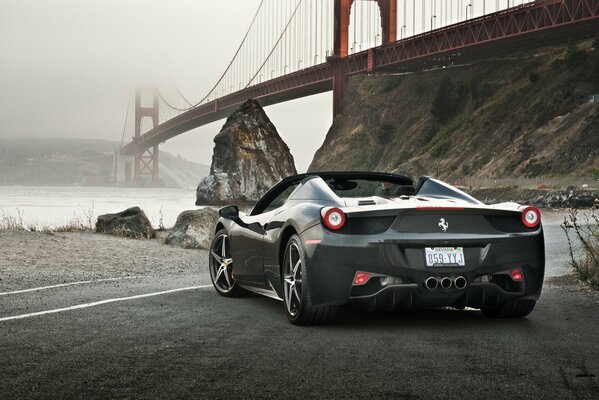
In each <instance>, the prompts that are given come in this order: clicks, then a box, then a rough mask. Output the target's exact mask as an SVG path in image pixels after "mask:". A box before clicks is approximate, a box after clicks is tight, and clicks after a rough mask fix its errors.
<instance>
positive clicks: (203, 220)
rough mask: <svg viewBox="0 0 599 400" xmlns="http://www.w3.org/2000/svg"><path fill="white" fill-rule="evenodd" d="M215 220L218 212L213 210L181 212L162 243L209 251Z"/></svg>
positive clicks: (207, 208) (203, 209)
mask: <svg viewBox="0 0 599 400" xmlns="http://www.w3.org/2000/svg"><path fill="white" fill-rule="evenodd" d="M217 220H218V212H217V211H216V210H214V209H213V208H209V207H205V208H202V209H200V210H188V211H183V212H182V213H181V214H179V216H178V217H177V222H176V223H175V227H174V228H173V229H172V231H171V232H170V233H169V235H168V236H167V237H166V239H165V240H164V243H165V244H169V245H172V246H179V247H183V248H184V249H209V248H210V241H211V240H212V236H213V235H214V229H215V227H216V221H217Z"/></svg>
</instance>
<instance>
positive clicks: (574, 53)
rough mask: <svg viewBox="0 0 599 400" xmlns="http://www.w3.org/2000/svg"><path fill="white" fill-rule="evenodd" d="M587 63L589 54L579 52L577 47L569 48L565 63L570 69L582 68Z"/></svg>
mask: <svg viewBox="0 0 599 400" xmlns="http://www.w3.org/2000/svg"><path fill="white" fill-rule="evenodd" d="M586 61H587V52H586V51H584V50H579V49H578V48H577V47H576V46H569V47H568V51H567V52H566V57H565V58H564V63H565V64H566V66H567V67H568V68H570V69H574V68H576V67H580V66H581V65H584V63H585V62H586Z"/></svg>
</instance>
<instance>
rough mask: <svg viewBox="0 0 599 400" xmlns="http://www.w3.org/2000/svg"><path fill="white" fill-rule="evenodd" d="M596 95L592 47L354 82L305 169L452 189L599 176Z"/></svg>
mask: <svg viewBox="0 0 599 400" xmlns="http://www.w3.org/2000/svg"><path fill="white" fill-rule="evenodd" d="M596 93H599V47H597V46H596V43H595V42H593V41H592V40H587V41H583V42H581V43H578V44H576V46H575V47H573V46H570V47H568V46H552V47H548V48H542V49H536V50H533V51H525V52H521V53H514V54H511V55H510V57H509V58H504V59H496V60H486V61H480V62H477V63H473V64H470V65H465V66H460V67H457V66H456V67H453V68H446V69H438V70H434V71H426V72H418V73H414V74H411V75H397V74H395V75H393V74H390V75H380V74H375V75H360V76H354V77H351V78H350V80H349V83H348V86H347V91H346V93H345V97H344V101H343V105H342V110H341V112H340V114H338V115H337V117H336V118H335V121H334V123H333V126H332V127H331V129H330V131H329V132H328V134H327V137H326V139H325V141H324V143H323V145H322V147H321V148H320V149H319V150H318V151H317V152H316V154H315V156H314V159H313V161H312V164H311V165H310V168H309V171H322V170H380V171H393V170H396V171H398V172H399V173H403V174H408V175H411V176H416V177H419V176H422V175H432V176H435V177H439V178H441V179H445V180H448V181H450V182H458V183H465V182H464V180H465V179H464V178H468V179H467V181H468V182H472V179H470V178H473V179H477V180H478V179H481V180H483V179H489V178H493V179H496V178H508V179H509V178H523V177H525V178H536V177H545V176H546V177H555V176H585V177H590V176H592V175H597V174H598V173H599V135H598V134H597V132H599V102H595V103H591V102H589V96H590V95H592V94H596ZM474 182H476V181H474Z"/></svg>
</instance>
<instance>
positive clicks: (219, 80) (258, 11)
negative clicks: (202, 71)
mask: <svg viewBox="0 0 599 400" xmlns="http://www.w3.org/2000/svg"><path fill="white" fill-rule="evenodd" d="M263 4H264V0H261V1H260V5H259V6H258V9H257V10H256V13H255V14H254V17H253V18H252V22H251V23H250V26H249V28H248V30H247V32H246V33H245V35H244V37H243V39H242V41H241V44H240V45H239V47H238V48H237V51H236V52H235V54H234V55H233V58H232V59H231V61H230V62H229V65H227V68H226V69H225V72H223V74H222V75H221V76H220V78H219V79H218V81H217V82H216V84H215V85H214V86H213V87H212V89H210V91H209V92H208V94H207V95H205V96H204V97H203V98H202V99H201V100H200V101H198V102H197V103H195V104H193V105H191V104H190V107H189V108H186V109H181V108H177V107H173V106H172V105H171V104H169V103H168V102H167V101H166V100H165V99H164V97H163V96H162V94H161V93H160V92H158V95H159V96H160V98H161V99H162V101H164V103H165V104H166V105H167V106H169V107H170V108H172V109H173V110H176V111H188V110H190V109H192V108H195V107H197V106H199V105H200V104H202V103H203V102H204V101H205V100H206V99H207V98H208V97H210V95H211V94H212V93H213V92H214V90H216V89H217V88H218V85H220V84H221V83H222V81H223V79H225V76H226V75H227V73H228V72H229V70H230V69H231V66H232V65H233V63H234V62H235V59H236V58H237V56H238V55H239V52H240V51H241V49H242V47H243V45H244V44H245V42H246V39H247V38H248V36H249V34H250V32H251V30H252V27H253V26H254V23H255V22H256V19H257V17H258V14H259V13H260V10H261V9H262V5H263ZM177 90H178V89H177ZM186 101H187V100H186ZM187 103H188V104H189V102H187Z"/></svg>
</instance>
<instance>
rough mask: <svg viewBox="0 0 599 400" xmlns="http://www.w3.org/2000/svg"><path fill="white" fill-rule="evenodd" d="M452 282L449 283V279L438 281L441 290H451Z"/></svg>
mask: <svg viewBox="0 0 599 400" xmlns="http://www.w3.org/2000/svg"><path fill="white" fill-rule="evenodd" d="M452 283H453V282H451V279H450V278H448V277H445V278H441V281H439V284H440V285H441V288H442V289H449V288H451V284H452Z"/></svg>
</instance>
